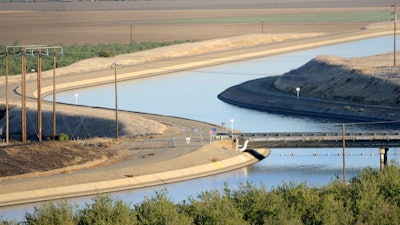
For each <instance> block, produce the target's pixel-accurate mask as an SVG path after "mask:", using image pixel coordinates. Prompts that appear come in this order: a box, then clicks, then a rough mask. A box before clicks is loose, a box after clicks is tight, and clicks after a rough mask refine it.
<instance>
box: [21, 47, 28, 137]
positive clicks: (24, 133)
mask: <svg viewBox="0 0 400 225" xmlns="http://www.w3.org/2000/svg"><path fill="white" fill-rule="evenodd" d="M21 60H22V61H21V76H22V78H21V89H22V90H21V92H22V93H21V94H22V95H21V117H22V121H21V126H22V127H21V130H22V143H26V139H27V130H26V47H25V46H23V47H22V59H21Z"/></svg>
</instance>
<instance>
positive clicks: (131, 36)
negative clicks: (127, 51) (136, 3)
mask: <svg viewBox="0 0 400 225" xmlns="http://www.w3.org/2000/svg"><path fill="white" fill-rule="evenodd" d="M132 41H133V25H131V42H129V44H130V43H132Z"/></svg>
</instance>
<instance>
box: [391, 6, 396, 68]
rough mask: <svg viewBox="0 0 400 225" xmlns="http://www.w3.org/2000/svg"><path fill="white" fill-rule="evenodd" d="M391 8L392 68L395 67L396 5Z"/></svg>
mask: <svg viewBox="0 0 400 225" xmlns="http://www.w3.org/2000/svg"><path fill="white" fill-rule="evenodd" d="M392 7H393V13H392V14H393V67H396V30H397V29H396V26H397V3H395V4H394V5H392Z"/></svg>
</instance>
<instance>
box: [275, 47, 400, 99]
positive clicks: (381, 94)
mask: <svg viewBox="0 0 400 225" xmlns="http://www.w3.org/2000/svg"><path fill="white" fill-rule="evenodd" d="M391 63H393V54H383V55H376V56H368V57H357V58H347V59H345V58H340V57H335V56H318V57H316V58H314V59H312V60H311V61H310V62H308V63H306V64H305V65H304V66H302V67H300V68H298V69H295V70H292V71H290V72H288V73H286V74H284V75H283V76H282V77H280V78H279V79H277V81H276V82H275V83H274V85H275V87H276V88H277V89H279V90H281V91H284V92H288V93H295V92H296V90H295V88H296V87H300V88H301V89H300V93H301V95H302V96H309V97H314V98H323V99H329V100H345V101H350V102H354V103H362V104H380V105H382V104H384V105H398V104H399V103H400V102H399V97H400V74H399V70H398V68H396V67H392V66H391Z"/></svg>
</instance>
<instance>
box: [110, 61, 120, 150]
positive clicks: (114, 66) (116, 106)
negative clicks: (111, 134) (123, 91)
mask: <svg viewBox="0 0 400 225" xmlns="http://www.w3.org/2000/svg"><path fill="white" fill-rule="evenodd" d="M111 68H113V69H114V86H115V141H116V142H118V82H117V69H118V68H120V66H119V65H118V64H117V63H116V62H114V63H113V64H111Z"/></svg>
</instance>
